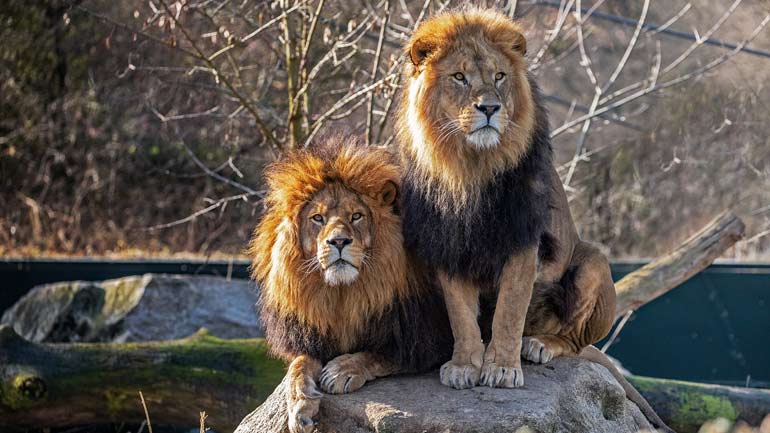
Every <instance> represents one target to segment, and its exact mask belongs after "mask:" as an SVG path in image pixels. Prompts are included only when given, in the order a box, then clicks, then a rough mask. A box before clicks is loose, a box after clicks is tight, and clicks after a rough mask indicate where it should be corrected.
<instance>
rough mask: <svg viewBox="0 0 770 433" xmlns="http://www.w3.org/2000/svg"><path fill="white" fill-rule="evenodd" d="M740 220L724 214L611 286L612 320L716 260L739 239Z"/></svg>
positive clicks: (742, 232)
mask: <svg viewBox="0 0 770 433" xmlns="http://www.w3.org/2000/svg"><path fill="white" fill-rule="evenodd" d="M744 231H745V226H744V224H743V221H741V220H740V218H738V217H736V216H735V215H733V214H732V213H731V212H725V213H723V214H721V215H719V216H718V217H717V218H716V219H714V220H713V221H712V222H711V223H710V224H708V225H707V226H706V227H704V228H703V229H701V230H700V231H699V232H697V233H696V234H694V235H693V236H692V237H691V238H690V239H688V240H686V241H684V242H683V243H682V244H681V245H680V246H679V247H678V248H677V249H675V250H674V251H672V252H670V253H668V254H666V255H664V256H661V257H659V258H657V259H656V260H654V261H652V262H650V263H648V264H647V265H645V266H642V267H641V268H639V269H637V270H636V271H634V272H631V273H630V274H628V275H626V276H625V277H623V278H622V279H620V281H618V282H617V283H615V291H616V293H617V295H618V301H617V303H618V304H617V309H616V312H615V314H616V317H622V316H623V315H625V314H626V313H627V312H629V311H631V310H636V309H637V308H639V307H641V306H642V305H644V304H646V303H648V302H650V301H652V300H653V299H655V298H657V297H658V296H660V295H662V294H664V293H666V292H668V291H669V290H671V289H673V288H675V287H677V286H679V285H680V284H682V283H684V282H685V281H687V280H689V279H690V278H691V277H692V276H693V275H695V274H697V273H698V272H700V271H702V270H703V269H705V268H707V267H708V266H709V265H710V264H711V263H712V262H713V261H714V260H715V259H716V258H717V257H719V256H720V255H722V253H724V252H725V250H727V249H728V248H730V247H731V246H733V244H735V243H736V242H737V241H738V240H740V239H742V238H743V234H744Z"/></svg>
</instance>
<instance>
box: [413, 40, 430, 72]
mask: <svg viewBox="0 0 770 433" xmlns="http://www.w3.org/2000/svg"><path fill="white" fill-rule="evenodd" d="M434 49H435V47H434V46H433V44H432V43H431V42H429V41H426V40H425V39H417V40H416V41H414V42H412V45H411V46H410V47H409V57H410V58H411V59H412V63H414V65H415V66H419V65H420V64H421V63H422V62H423V61H425V58H426V57H428V56H429V55H430V53H431V52H433V50H434Z"/></svg>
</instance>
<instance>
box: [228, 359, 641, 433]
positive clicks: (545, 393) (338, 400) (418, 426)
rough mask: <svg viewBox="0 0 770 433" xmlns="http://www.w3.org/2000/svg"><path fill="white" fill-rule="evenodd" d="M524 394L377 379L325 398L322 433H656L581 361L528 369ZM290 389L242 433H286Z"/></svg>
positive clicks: (600, 373)
mask: <svg viewBox="0 0 770 433" xmlns="http://www.w3.org/2000/svg"><path fill="white" fill-rule="evenodd" d="M524 375H525V386H524V387H523V388H519V389H493V388H487V387H476V388H473V389H469V390H462V391H458V390H454V389H450V388H447V387H445V386H443V385H441V383H440V382H439V379H438V372H434V373H429V374H424V375H417V376H395V377H390V378H385V379H378V380H375V381H374V382H371V383H369V384H367V385H366V386H364V387H363V388H361V389H360V390H358V391H356V392H354V393H352V394H346V395H324V397H323V399H322V401H321V409H320V413H319V415H318V417H317V418H318V421H317V423H316V430H317V431H318V432H340V433H341V432H346V433H368V432H377V433H385V432H388V433H405V432H457V433H470V432H474V433H487V432H488V433H493V432H494V433H501V432H517V433H534V432H537V433H562V432H563V433H589V432H590V433H636V432H639V431H645V430H648V431H652V430H653V429H652V427H651V426H650V424H649V423H648V422H647V420H646V419H645V418H644V416H643V415H642V413H641V412H640V411H639V408H638V407H636V405H635V404H634V403H632V402H631V401H629V400H628V399H626V396H625V393H624V392H623V389H622V388H621V387H620V385H619V384H618V383H617V382H616V381H615V379H614V378H613V377H612V376H611V375H610V373H609V372H608V371H607V370H606V369H605V368H604V367H602V366H600V365H597V364H594V363H592V362H589V361H585V360H582V359H577V358H559V359H556V360H554V361H553V362H551V363H549V364H548V365H532V364H528V365H525V366H524ZM285 384H286V382H285V381H284V382H283V383H281V385H279V386H278V388H276V390H275V392H273V394H272V395H271V396H270V397H268V399H267V400H266V401H265V402H264V403H263V404H262V405H261V406H260V407H258V408H257V409H256V410H255V411H254V412H252V413H251V414H249V415H248V416H246V418H244V420H243V421H242V422H241V424H240V426H239V427H238V429H237V430H236V433H283V432H286V431H288V430H287V426H286V404H285Z"/></svg>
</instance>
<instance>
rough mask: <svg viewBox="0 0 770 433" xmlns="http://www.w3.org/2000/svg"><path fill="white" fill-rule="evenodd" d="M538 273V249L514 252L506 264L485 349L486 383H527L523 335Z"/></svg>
mask: <svg viewBox="0 0 770 433" xmlns="http://www.w3.org/2000/svg"><path fill="white" fill-rule="evenodd" d="M536 274H537V248H531V249H528V250H527V251H524V252H522V253H521V254H517V255H514V256H513V257H511V258H510V259H509V260H508V263H506V264H505V267H504V268H503V272H502V273H501V274H500V281H499V282H498V286H499V292H498V295H497V304H496V307H495V315H494V318H493V319H492V338H491V340H490V342H489V345H487V349H486V351H485V352H484V366H483V367H482V369H481V380H480V383H481V384H482V385H486V386H491V387H502V388H518V387H520V386H524V374H523V373H522V371H521V337H522V334H523V333H524V323H525V321H526V317H527V308H528V307H529V301H530V299H531V298H532V288H533V286H534V284H535V279H536V276H537V275H536Z"/></svg>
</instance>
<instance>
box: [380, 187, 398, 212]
mask: <svg viewBox="0 0 770 433" xmlns="http://www.w3.org/2000/svg"><path fill="white" fill-rule="evenodd" d="M379 198H380V203H382V204H383V205H385V206H391V205H393V203H395V202H396V198H398V186H397V185H396V183H395V182H392V181H387V182H385V185H384V186H383V187H382V190H381V191H380V197H379Z"/></svg>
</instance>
